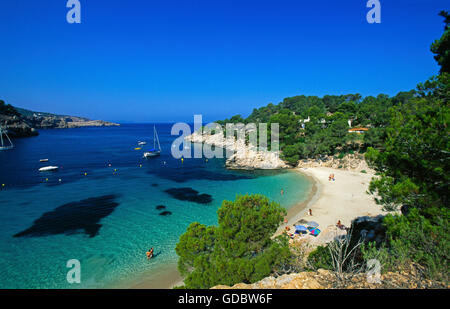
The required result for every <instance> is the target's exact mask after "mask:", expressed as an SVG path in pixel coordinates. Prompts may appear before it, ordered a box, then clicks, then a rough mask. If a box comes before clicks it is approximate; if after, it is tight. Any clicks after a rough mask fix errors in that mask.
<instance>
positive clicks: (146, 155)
mask: <svg viewBox="0 0 450 309" xmlns="http://www.w3.org/2000/svg"><path fill="white" fill-rule="evenodd" d="M156 143H158V149H156ZM160 154H161V145H160V144H159V138H158V132H156V127H155V126H153V149H150V150H149V151H146V152H144V158H153V157H157V156H159V155H160Z"/></svg>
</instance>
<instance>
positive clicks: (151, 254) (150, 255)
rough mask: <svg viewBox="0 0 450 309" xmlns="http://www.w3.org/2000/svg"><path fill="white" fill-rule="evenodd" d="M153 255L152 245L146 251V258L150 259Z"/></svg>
mask: <svg viewBox="0 0 450 309" xmlns="http://www.w3.org/2000/svg"><path fill="white" fill-rule="evenodd" d="M152 257H153V247H152V248H151V249H150V250H148V251H147V260H150V259H151V258H152Z"/></svg>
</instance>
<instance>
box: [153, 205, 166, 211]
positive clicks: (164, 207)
mask: <svg viewBox="0 0 450 309" xmlns="http://www.w3.org/2000/svg"><path fill="white" fill-rule="evenodd" d="M155 208H156V209H158V210H161V209H166V206H164V205H158V206H156V207H155Z"/></svg>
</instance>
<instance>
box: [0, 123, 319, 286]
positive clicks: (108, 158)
mask: <svg viewBox="0 0 450 309" xmlns="http://www.w3.org/2000/svg"><path fill="white" fill-rule="evenodd" d="M170 127H171V126H170V125H168V124H160V125H157V129H158V133H159V137H160V140H161V147H162V151H163V154H162V155H161V156H160V157H158V158H154V159H150V160H146V159H142V151H136V150H134V148H135V147H138V146H137V141H138V140H146V141H148V142H149V143H148V145H146V146H144V147H143V148H144V149H146V148H151V147H152V146H153V145H150V144H152V142H151V138H152V136H153V126H151V125H122V126H121V127H110V128H80V129H62V130H43V131H41V132H40V135H39V136H38V137H33V138H26V139H18V140H15V141H14V142H15V144H16V147H15V149H13V150H11V151H4V152H0V183H2V184H5V187H3V189H2V190H1V191H0V218H1V225H0V265H1V270H0V288H98V287H108V286H114V285H116V284H118V283H119V282H124V281H130V282H131V281H132V280H133V278H138V277H139V276H141V275H142V274H143V273H151V272H152V271H155V272H156V271H158V270H162V269H165V267H167V266H168V265H174V264H175V263H176V260H177V256H176V254H175V250H174V248H175V245H176V243H177V242H178V239H179V236H180V235H181V234H182V233H183V232H184V231H185V230H186V228H187V227H188V225H189V224H190V223H191V222H194V221H198V222H200V223H204V224H207V225H212V224H217V215H216V211H217V209H218V208H219V207H220V205H221V202H222V200H224V199H228V200H232V199H234V198H235V196H236V194H246V193H262V194H265V195H266V196H268V197H269V198H271V199H273V200H275V201H277V202H279V203H281V205H283V206H284V207H286V208H289V207H291V206H292V205H294V204H296V203H298V202H299V201H302V200H305V199H306V198H307V195H308V193H309V191H310V190H311V186H312V184H311V183H310V182H309V181H308V179H307V178H305V177H303V176H301V175H299V174H297V173H293V172H273V171H267V172H241V171H229V170H226V169H225V168H224V161H223V160H220V159H214V160H209V161H208V162H206V161H205V160H204V159H185V161H184V163H182V162H181V161H180V160H176V159H173V158H172V157H171V155H170V147H171V143H172V141H173V139H174V138H175V137H174V136H170ZM147 146H148V147H147ZM42 158H48V159H49V162H48V163H40V162H39V159H42ZM109 164H111V166H109ZM45 165H57V166H60V169H59V171H57V172H47V173H39V172H38V171H37V170H38V168H39V167H41V166H45ZM141 165H142V166H141ZM85 173H87V174H86V175H85ZM171 188H192V189H193V190H196V191H198V194H209V195H211V197H212V201H211V202H210V203H207V204H201V203H196V202H191V201H182V200H179V199H176V198H174V197H172V196H171V195H169V194H168V193H167V192H165V190H167V189H171ZM281 189H284V192H285V193H284V195H283V196H281V194H280V190H281ZM158 205H163V206H165V208H164V209H160V210H158V209H156V206H158ZM164 211H167V212H170V213H169V214H167V215H165V216H164V215H160V214H161V213H162V212H164ZM151 246H153V247H155V253H156V256H155V258H154V259H152V260H151V261H147V259H146V256H145V252H146V251H147V250H148V249H149V247H151ZM70 259H78V260H80V262H81V284H75V285H71V284H69V283H68V282H67V280H66V274H67V271H68V270H69V269H68V268H67V267H66V263H67V261H68V260H70Z"/></svg>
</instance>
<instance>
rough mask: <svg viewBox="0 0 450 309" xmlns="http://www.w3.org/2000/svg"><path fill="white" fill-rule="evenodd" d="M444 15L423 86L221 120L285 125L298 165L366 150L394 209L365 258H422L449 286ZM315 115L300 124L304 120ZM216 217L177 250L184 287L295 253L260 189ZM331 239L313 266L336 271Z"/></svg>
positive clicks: (248, 274) (448, 30) (449, 72)
mask: <svg viewBox="0 0 450 309" xmlns="http://www.w3.org/2000/svg"><path fill="white" fill-rule="evenodd" d="M440 15H441V16H442V17H444V24H445V26H444V34H443V35H442V37H441V38H440V39H438V40H436V41H434V42H433V43H432V45H431V51H432V52H433V53H434V54H435V56H434V58H435V59H436V61H437V63H438V64H439V66H440V71H439V74H438V75H437V76H434V77H432V78H430V79H429V80H427V81H425V82H423V83H420V84H418V85H417V88H416V90H411V91H407V92H400V93H398V94H397V95H396V96H394V97H389V96H387V95H378V96H377V97H365V98H362V97H361V96H360V95H358V94H352V95H341V96H324V97H323V98H318V97H306V96H297V97H292V98H286V99H285V100H283V102H281V103H280V104H278V105H273V104H269V105H267V106H265V107H262V108H259V109H255V110H254V111H253V112H252V114H251V115H250V116H249V117H247V118H245V119H243V118H242V117H241V116H240V115H237V116H234V117H232V118H231V119H226V120H223V121H221V122H219V123H221V124H223V123H226V122H234V123H237V122H242V123H249V122H256V123H258V122H267V123H274V122H278V123H279V124H280V144H281V148H282V151H283V155H284V157H285V159H286V160H288V161H289V162H291V163H292V164H295V163H296V162H297V161H298V160H299V159H301V158H311V157H312V158H313V157H317V156H321V155H323V154H326V155H329V154H334V153H336V152H344V151H348V150H349V149H353V150H360V151H364V152H365V159H366V161H367V162H368V164H369V165H370V166H371V167H372V168H373V169H375V170H376V172H377V176H376V177H374V178H373V179H372V181H371V183H370V186H369V191H370V192H368V193H370V194H374V196H375V198H376V202H377V203H378V204H380V205H382V206H383V207H384V209H385V210H387V211H391V214H389V215H387V216H386V217H384V219H383V227H384V235H385V238H384V240H383V241H381V242H370V243H364V244H363V245H362V246H361V247H360V248H358V250H356V251H355V253H356V254H355V257H356V258H357V259H358V262H360V263H362V264H364V262H365V261H367V260H369V259H373V258H375V259H377V260H379V261H380V263H381V265H382V272H385V271H402V270H403V269H405V268H404V267H408V265H412V264H414V263H415V264H418V265H420V267H421V269H422V276H424V277H425V278H429V279H434V280H439V281H441V282H445V283H447V284H448V282H449V267H450V209H449V205H450V203H449V202H450V199H449V192H450V187H449V185H450V175H449V173H448V171H449V169H450V139H449V135H450V132H449V121H450V108H449V99H450V15H449V14H448V13H447V12H441V13H440ZM307 118H309V119H310V121H309V122H306V123H305V127H304V128H302V126H301V120H303V119H307ZM349 119H352V126H366V127H368V128H369V131H367V132H366V133H365V134H362V135H357V134H348V128H349V126H348V123H347V121H348V120H349ZM218 214H219V226H218V227H206V226H202V225H200V224H198V223H193V224H192V225H191V226H190V227H189V229H188V231H187V232H186V233H185V234H184V235H183V236H181V238H180V242H179V244H178V246H177V253H178V254H179V255H180V260H179V268H180V270H181V272H182V274H183V275H185V276H186V280H185V284H186V287H198V288H205V287H211V286H213V285H215V284H228V285H231V284H234V283H238V282H246V283H249V282H255V281H257V280H259V279H261V278H262V277H264V276H266V275H268V274H269V273H273V271H274V270H275V269H276V268H277V267H279V265H280V264H282V263H285V262H286V261H288V260H291V257H289V256H288V255H289V254H288V253H287V251H286V243H285V242H284V241H283V239H281V238H277V239H271V238H270V235H273V232H274V231H275V225H276V224H279V223H280V222H281V218H282V217H281V216H280V214H283V211H282V210H281V209H280V208H279V205H276V204H274V203H271V202H270V201H268V200H267V199H265V198H263V197H261V196H249V197H239V198H238V199H237V200H236V201H235V202H228V201H224V203H223V205H222V208H221V209H219V212H218ZM354 237H357V238H358V237H360V236H359V234H358V233H355V234H354ZM353 242H354V240H353ZM327 246H329V245H327ZM327 246H322V247H318V248H317V249H316V250H315V251H313V252H312V253H311V254H310V255H309V258H308V260H309V262H310V265H312V268H313V269H314V268H318V267H320V268H329V269H332V270H333V265H332V263H331V260H332V258H331V256H330V255H331V250H328V249H327ZM290 254H294V253H292V252H291V253H290ZM344 266H345V265H344ZM344 268H345V267H344ZM345 270H346V269H344V271H345Z"/></svg>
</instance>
